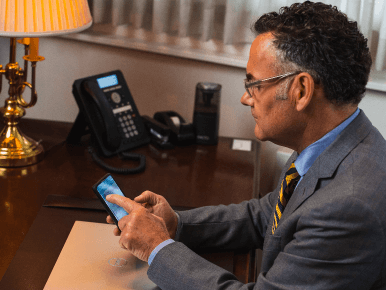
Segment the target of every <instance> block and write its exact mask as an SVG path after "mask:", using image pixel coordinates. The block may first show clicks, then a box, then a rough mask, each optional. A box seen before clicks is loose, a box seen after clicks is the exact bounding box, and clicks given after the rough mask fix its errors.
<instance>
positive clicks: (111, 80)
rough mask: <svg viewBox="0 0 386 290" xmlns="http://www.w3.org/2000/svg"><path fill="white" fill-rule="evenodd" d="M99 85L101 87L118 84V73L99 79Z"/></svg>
mask: <svg viewBox="0 0 386 290" xmlns="http://www.w3.org/2000/svg"><path fill="white" fill-rule="evenodd" d="M97 82H98V85H99V87H100V88H101V89H104V88H107V87H111V86H116V85H117V84H118V78H117V75H110V76H107V77H103V78H99V79H97Z"/></svg>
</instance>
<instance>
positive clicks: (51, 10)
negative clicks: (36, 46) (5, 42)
mask: <svg viewBox="0 0 386 290" xmlns="http://www.w3.org/2000/svg"><path fill="white" fill-rule="evenodd" d="M91 24H92V18H91V13H90V8H89V6H88V3H87V0H0V36H6V37H43V36H52V35H59V34H67V33H72V32H79V31H82V30H84V29H86V28H88V27H90V26H91Z"/></svg>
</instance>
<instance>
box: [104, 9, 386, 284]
mask: <svg viewBox="0 0 386 290" xmlns="http://www.w3.org/2000/svg"><path fill="white" fill-rule="evenodd" d="M255 30H256V32H257V37H256V39H255V40H254V42H253V44H252V46H251V50H250V57H249V61H248V65H247V79H246V83H245V87H246V92H245V94H244V95H243V96H242V98H241V102H242V103H243V104H244V105H246V106H249V107H250V108H251V113H252V116H253V118H254V119H255V122H256V126H255V135H256V137H257V138H258V139H259V140H263V141H264V140H269V141H272V142H274V143H276V144H279V145H282V146H286V147H289V148H291V149H293V150H294V154H293V155H292V156H291V157H290V159H289V160H288V162H287V165H286V166H285V169H284V171H283V172H282V176H281V179H282V180H283V181H282V182H280V184H279V185H278V187H277V189H276V190H275V191H273V192H272V193H269V194H268V195H266V196H265V197H264V198H261V199H253V200H250V201H245V202H243V203H241V204H238V205H229V206H223V205H220V206H215V207H204V208H198V209H194V210H191V211H187V212H179V213H178V215H177V214H176V213H175V212H174V211H172V210H171V208H170V206H169V205H168V203H167V202H166V201H165V199H164V198H163V197H161V196H159V195H156V194H154V193H152V192H149V191H147V192H144V193H143V194H141V195H140V196H139V197H137V198H135V199H134V201H132V200H130V199H125V198H120V197H118V196H114V195H111V196H109V201H111V202H114V203H116V204H118V205H121V206H123V207H124V208H125V209H126V210H127V211H128V212H129V213H130V214H129V215H128V216H126V217H124V218H123V219H122V220H121V221H120V222H119V227H120V228H121V229H122V233H120V232H119V231H118V229H115V231H114V233H115V234H116V235H119V234H121V238H120V245H121V246H122V247H123V248H126V249H128V250H129V251H131V252H132V253H133V254H134V255H136V256H137V257H139V258H140V259H142V260H145V261H148V262H149V263H150V267H149V270H148V276H149V278H150V279H151V280H152V281H154V282H155V283H156V284H157V285H159V286H160V287H161V288H162V289H164V290H166V289H179V290H180V289H323V290H324V289H350V290H351V289H361V290H363V289H386V249H385V245H386V236H385V235H386V210H385V209H386V189H385V188H386V162H385V156H386V142H385V140H384V138H383V137H382V136H381V135H380V133H379V132H378V131H377V130H376V129H375V128H374V127H373V126H372V125H371V123H370V121H369V120H368V119H367V117H366V116H365V114H364V113H363V112H362V111H360V110H359V109H358V103H359V102H360V100H361V98H362V96H363V94H364V92H365V86H366V83H367V80H368V76H369V71H370V67H371V58H370V54H369V50H368V47H367V40H366V39H365V38H364V37H363V35H362V34H361V33H360V32H359V31H358V28H357V24H356V23H355V22H350V21H348V19H347V17H346V16H345V15H344V14H342V13H340V12H339V11H338V10H337V9H336V8H333V7H331V6H328V5H325V4H322V3H312V2H305V3H302V4H294V5H292V6H291V7H284V8H282V9H281V10H280V13H279V14H277V13H269V14H266V15H263V16H262V17H261V18H260V19H259V20H258V21H257V22H256V23H255ZM288 168H289V170H288V173H287V169H288ZM284 177H285V178H284ZM145 203H146V204H145ZM140 204H143V205H146V207H145V206H141V205H140ZM107 221H108V222H112V221H111V218H110V217H108V218H107ZM190 248H209V249H210V248H222V249H236V248H244V249H255V248H262V249H263V257H262V265H261V273H260V274H259V276H258V278H257V281H256V283H250V284H246V285H243V284H242V283H240V282H239V281H237V280H236V278H235V277H234V276H233V275H232V274H231V273H229V272H227V271H225V270H223V269H221V268H219V267H217V266H215V265H213V264H211V263H209V262H207V261H205V260H204V259H202V258H200V257H199V256H197V255H196V254H195V253H194V252H193V251H192V250H190Z"/></svg>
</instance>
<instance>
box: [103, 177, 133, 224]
mask: <svg viewBox="0 0 386 290" xmlns="http://www.w3.org/2000/svg"><path fill="white" fill-rule="evenodd" d="M97 190H98V192H99V193H100V195H101V196H102V198H103V199H104V200H105V201H106V204H107V205H108V206H109V208H110V209H111V211H112V212H113V214H114V215H115V217H116V219H117V220H118V221H119V220H120V219H121V218H123V217H124V216H125V215H128V213H127V212H126V211H125V210H124V209H123V208H122V207H120V206H119V205H116V204H114V203H111V202H108V201H107V200H106V196H107V195H109V194H119V195H121V196H124V195H123V193H122V191H121V190H120V189H119V187H118V185H117V184H116V182H115V180H114V179H113V178H112V177H111V176H108V177H107V178H106V179H105V180H103V181H102V182H101V183H100V184H99V185H98V186H97Z"/></svg>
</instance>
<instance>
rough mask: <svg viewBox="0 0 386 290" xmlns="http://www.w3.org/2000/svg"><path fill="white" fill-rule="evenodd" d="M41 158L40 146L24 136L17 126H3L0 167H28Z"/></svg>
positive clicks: (0, 141)
mask: <svg viewBox="0 0 386 290" xmlns="http://www.w3.org/2000/svg"><path fill="white" fill-rule="evenodd" d="M43 157H44V149H43V146H42V145H41V144H39V143H38V142H36V141H34V140H32V139H31V138H29V137H27V136H25V135H24V134H23V133H22V132H21V131H20V130H19V129H18V128H17V126H14V125H9V124H6V125H5V127H4V129H3V130H2V131H1V133H0V167H21V166H28V165H31V164H35V163H37V162H39V161H41V160H42V159H43Z"/></svg>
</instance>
